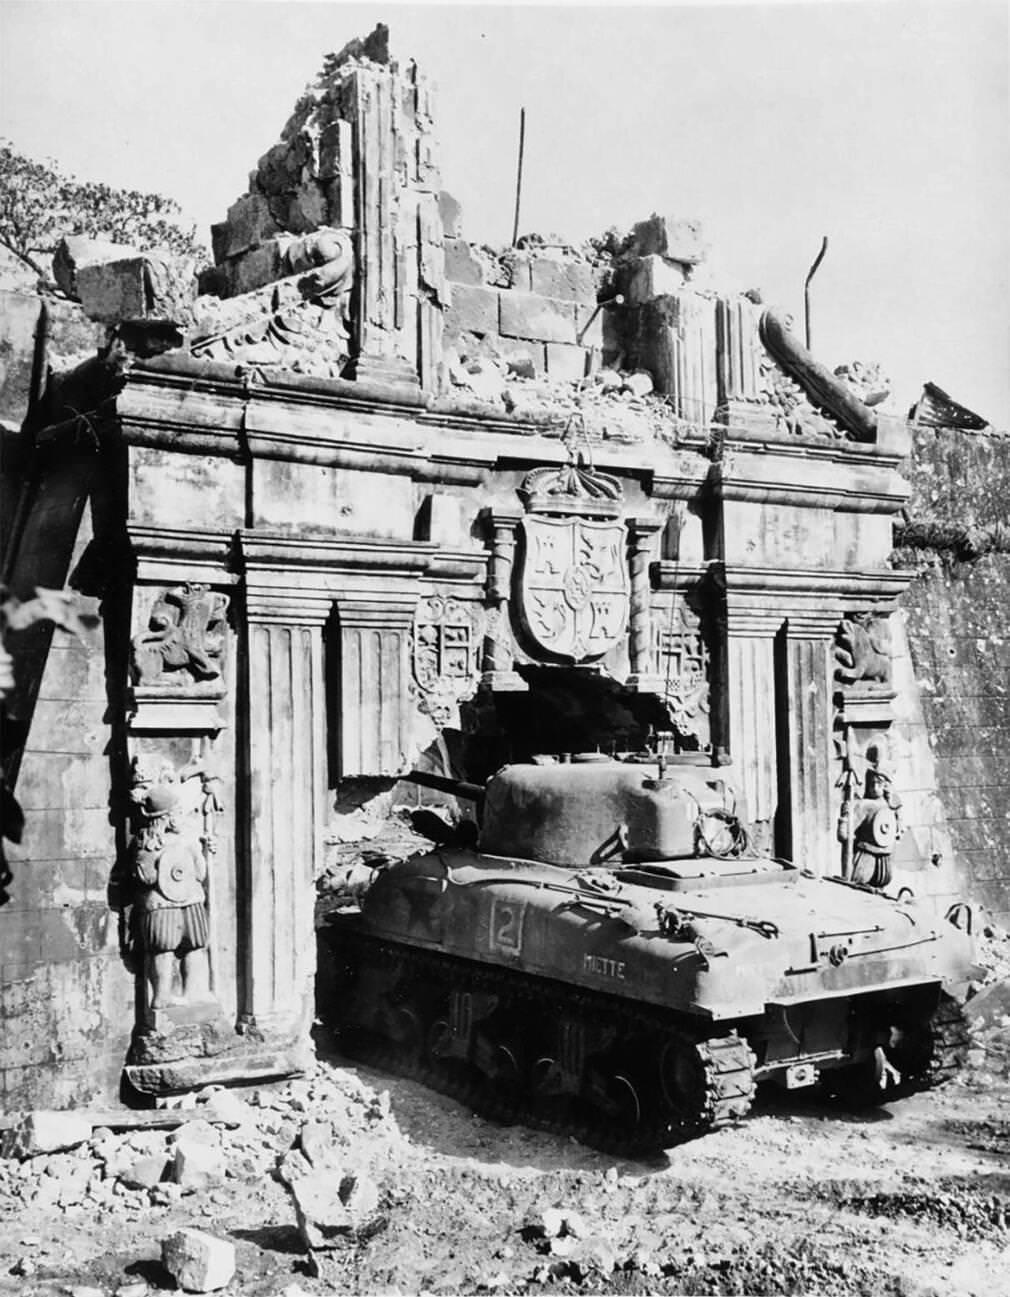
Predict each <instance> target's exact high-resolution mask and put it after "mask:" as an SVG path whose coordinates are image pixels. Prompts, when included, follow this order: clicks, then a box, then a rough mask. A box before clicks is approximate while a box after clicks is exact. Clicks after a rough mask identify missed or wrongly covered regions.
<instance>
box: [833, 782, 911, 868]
mask: <svg viewBox="0 0 1010 1297" xmlns="http://www.w3.org/2000/svg"><path fill="white" fill-rule="evenodd" d="M903 827H904V826H903V825H902V822H901V797H900V796H899V795H898V793H897V792H896V791H895V789H894V786H893V781H892V778H891V773H890V771H889V770H888V769H887V768H886V767H885V766H884V764H883V762H882V761H881V760H878V761H876V762H872V761H871V762H870V763H869V764H868V765H867V767H866V778H865V784H864V788H863V796H862V797H854V798H851V799H846V803H845V804H844V805H843V807H842V814H841V818H840V820H839V824H838V837H839V839H840V840H841V842H842V843H843V844H844V847H845V855H846V858H847V859H846V865H847V866H848V867H847V868H845V869H844V870H843V872H844V873H845V875H846V876H847V877H848V878H849V879H851V881H852V882H854V883H863V884H864V885H865V886H867V887H877V888H884V887H887V885H888V884H889V883H890V881H891V854H892V852H893V851H894V847H895V844H896V842H897V841H898V839H899V838H900V837H901V834H902V831H903Z"/></svg>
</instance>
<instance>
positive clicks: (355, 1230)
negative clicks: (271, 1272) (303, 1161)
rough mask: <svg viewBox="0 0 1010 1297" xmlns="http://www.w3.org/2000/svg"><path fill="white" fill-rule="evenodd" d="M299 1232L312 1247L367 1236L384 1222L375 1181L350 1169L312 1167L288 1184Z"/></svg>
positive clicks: (317, 1248) (324, 1247) (322, 1248)
mask: <svg viewBox="0 0 1010 1297" xmlns="http://www.w3.org/2000/svg"><path fill="white" fill-rule="evenodd" d="M289 1188H290V1190H291V1196H292V1197H293V1198H294V1203H295V1216H296V1219H297V1224H298V1232H299V1234H301V1236H302V1241H303V1242H304V1243H305V1246H306V1247H307V1248H309V1249H310V1250H311V1251H325V1250H327V1249H331V1248H334V1247H339V1246H341V1245H342V1244H344V1243H348V1242H351V1241H353V1240H354V1239H363V1238H368V1237H369V1236H370V1235H372V1234H374V1233H375V1232H376V1231H377V1230H378V1229H380V1228H381V1227H382V1225H383V1224H384V1220H385V1218H384V1216H383V1215H382V1212H381V1211H380V1209H379V1190H378V1186H377V1185H376V1184H375V1182H374V1181H373V1180H371V1179H369V1178H368V1176H364V1175H355V1174H353V1173H350V1174H347V1175H345V1176H343V1177H340V1176H339V1175H337V1174H336V1173H335V1172H334V1171H332V1170H327V1171H315V1172H313V1173H312V1174H311V1175H306V1176H302V1177H300V1178H298V1179H295V1180H294V1181H293V1182H292V1183H291V1184H290V1185H289Z"/></svg>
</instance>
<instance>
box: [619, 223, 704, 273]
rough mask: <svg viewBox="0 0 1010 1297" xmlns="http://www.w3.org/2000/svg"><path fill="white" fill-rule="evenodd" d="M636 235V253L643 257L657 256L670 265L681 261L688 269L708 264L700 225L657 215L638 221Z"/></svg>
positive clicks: (634, 230)
mask: <svg viewBox="0 0 1010 1297" xmlns="http://www.w3.org/2000/svg"><path fill="white" fill-rule="evenodd" d="M633 235H634V248H635V251H636V252H637V253H638V255H639V256H641V257H647V256H649V255H650V254H651V253H654V252H656V253H659V255H660V256H661V257H667V258H668V259H669V260H670V261H681V262H683V263H684V264H685V265H689V266H694V265H697V264H698V262H700V261H704V260H705V253H706V248H705V244H704V243H703V241H702V229H701V223H700V222H699V221H690V220H684V219H683V218H680V217H676V216H659V215H656V214H654V215H652V216H650V217H649V219H648V220H647V221H639V222H638V224H637V225H635V227H634V229H633Z"/></svg>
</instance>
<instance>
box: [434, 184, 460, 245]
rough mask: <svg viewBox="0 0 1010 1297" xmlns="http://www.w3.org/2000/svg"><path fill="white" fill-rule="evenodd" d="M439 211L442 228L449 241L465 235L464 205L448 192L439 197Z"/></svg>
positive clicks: (442, 191) (443, 191) (443, 192)
mask: <svg viewBox="0 0 1010 1297" xmlns="http://www.w3.org/2000/svg"><path fill="white" fill-rule="evenodd" d="M438 211H439V215H440V216H441V218H442V228H443V230H444V231H445V237H446V238H447V239H458V238H461V237H462V234H463V205H462V203H460V202H459V200H458V199H456V198H454V197H453V196H452V194H450V193H449V192H448V191H447V190H445V189H443V190H441V191H440V192H439V195H438Z"/></svg>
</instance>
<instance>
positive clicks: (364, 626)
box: [336, 591, 417, 778]
mask: <svg viewBox="0 0 1010 1297" xmlns="http://www.w3.org/2000/svg"><path fill="white" fill-rule="evenodd" d="M416 606H417V593H416V592H414V593H410V594H401V595H399V596H397V595H396V594H393V595H392V596H389V595H386V594H383V593H382V592H381V591H377V592H376V593H375V594H374V595H373V596H371V597H369V598H363V597H357V598H346V597H345V598H340V597H338V598H337V600H336V607H337V618H338V624H339V634H340V728H339V734H340V737H339V750H340V774H341V776H342V777H343V778H347V777H349V776H354V775H400V774H402V773H403V770H404V766H405V763H406V760H407V753H408V750H409V747H410V739H409V725H408V719H409V713H408V709H407V707H406V706H405V705H404V703H405V700H406V699H407V696H408V688H409V653H410V632H411V625H412V623H413V619H414V610H415V608H416Z"/></svg>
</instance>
